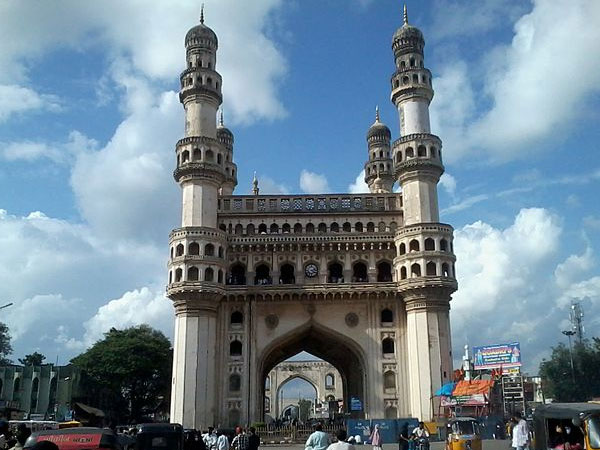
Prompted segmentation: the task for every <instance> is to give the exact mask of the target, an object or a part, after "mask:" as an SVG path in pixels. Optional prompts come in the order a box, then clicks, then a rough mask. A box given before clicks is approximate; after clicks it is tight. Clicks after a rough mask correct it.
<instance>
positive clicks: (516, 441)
mask: <svg viewBox="0 0 600 450" xmlns="http://www.w3.org/2000/svg"><path fill="white" fill-rule="evenodd" d="M512 421H513V423H514V425H513V429H512V446H513V448H515V449H516V450H525V449H527V448H529V426H528V425H527V421H526V420H525V419H523V415H522V414H521V413H520V412H519V411H517V412H516V413H514V415H513V418H512Z"/></svg>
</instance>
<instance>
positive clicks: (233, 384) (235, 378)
mask: <svg viewBox="0 0 600 450" xmlns="http://www.w3.org/2000/svg"><path fill="white" fill-rule="evenodd" d="M241 388H242V379H241V378H240V376H239V375H238V374H237V373H232V374H231V375H229V392H239V391H240V389H241Z"/></svg>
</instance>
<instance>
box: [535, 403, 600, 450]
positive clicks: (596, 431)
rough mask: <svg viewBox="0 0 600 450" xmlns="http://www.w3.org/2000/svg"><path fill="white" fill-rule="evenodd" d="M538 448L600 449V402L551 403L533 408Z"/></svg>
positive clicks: (559, 449)
mask: <svg viewBox="0 0 600 450" xmlns="http://www.w3.org/2000/svg"><path fill="white" fill-rule="evenodd" d="M533 435H534V436H533V448H534V450H547V449H555V450H583V449H600V405H599V404H596V403H550V404H548V405H540V406H538V407H537V408H535V410H534V411H533Z"/></svg>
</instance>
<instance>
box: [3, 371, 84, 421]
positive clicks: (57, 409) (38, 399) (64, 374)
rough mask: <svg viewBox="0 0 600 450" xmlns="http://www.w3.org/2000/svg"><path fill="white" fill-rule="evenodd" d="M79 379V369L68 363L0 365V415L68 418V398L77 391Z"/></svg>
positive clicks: (69, 412) (70, 411) (77, 392)
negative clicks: (65, 364) (66, 364)
mask: <svg viewBox="0 0 600 450" xmlns="http://www.w3.org/2000/svg"><path fill="white" fill-rule="evenodd" d="M80 381H81V371H80V370H79V369H78V368H77V367H75V366H72V365H68V366H55V365H54V364H44V365H42V366H17V365H9V366H1V367H0V416H2V417H4V418H5V419H21V418H26V417H28V416H34V415H35V417H39V418H46V419H49V420H52V419H53V420H58V421H64V420H70V419H72V418H73V413H72V408H73V401H72V399H73V398H75V397H77V396H79V394H80V392H79V391H80V389H79V386H80Z"/></svg>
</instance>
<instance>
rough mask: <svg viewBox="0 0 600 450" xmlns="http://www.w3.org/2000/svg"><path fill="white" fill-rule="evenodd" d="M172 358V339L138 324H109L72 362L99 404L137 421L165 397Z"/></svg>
mask: <svg viewBox="0 0 600 450" xmlns="http://www.w3.org/2000/svg"><path fill="white" fill-rule="evenodd" d="M171 361H172V353H171V343H170V342H169V340H168V339H167V338H166V337H165V335H164V334H162V333H161V332H160V331H158V330H154V329H152V328H151V327H149V326H148V325H140V326H137V327H131V328H127V329H125V330H116V329H114V328H112V329H111V330H110V331H109V332H108V333H105V334H104V339H102V340H100V341H98V342H96V343H95V344H94V345H93V346H92V347H91V348H90V349H88V350H87V351H86V352H85V353H82V354H81V355H79V356H77V357H75V358H73V359H72V360H71V363H73V364H74V365H75V366H78V367H80V368H81V369H82V371H83V372H84V373H85V375H86V377H87V379H88V380H89V381H90V382H91V383H90V384H89V385H88V389H89V390H90V391H91V394H92V396H95V397H96V398H97V404H98V405H99V406H101V407H102V406H105V407H109V408H113V411H115V413H116V414H115V415H116V416H121V414H122V412H123V411H127V412H128V414H127V415H128V416H129V417H128V418H129V419H131V420H133V421H136V422H137V421H139V420H140V419H141V418H142V417H143V415H144V414H147V413H149V412H153V411H154V410H155V409H156V408H157V407H158V406H159V405H160V403H161V399H162V400H163V401H165V400H166V399H168V396H169V389H170V386H171ZM207 363H208V362H207ZM121 418H122V416H121Z"/></svg>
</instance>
